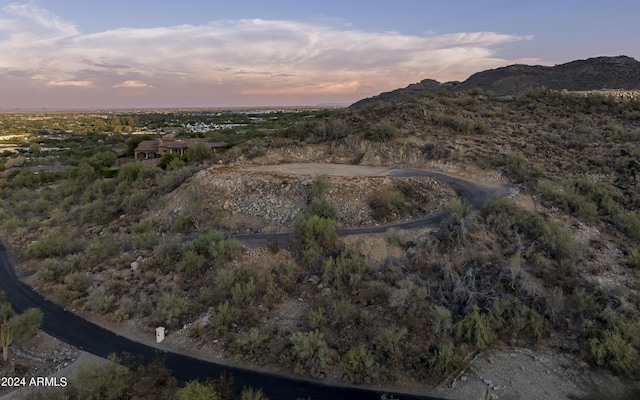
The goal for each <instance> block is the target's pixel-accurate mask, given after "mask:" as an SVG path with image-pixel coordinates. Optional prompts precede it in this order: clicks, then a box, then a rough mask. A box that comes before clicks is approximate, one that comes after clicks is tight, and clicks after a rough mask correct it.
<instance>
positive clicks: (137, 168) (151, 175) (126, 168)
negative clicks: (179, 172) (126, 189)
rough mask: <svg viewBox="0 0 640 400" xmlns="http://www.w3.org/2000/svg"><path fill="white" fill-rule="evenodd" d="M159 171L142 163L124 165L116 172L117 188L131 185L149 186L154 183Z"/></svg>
mask: <svg viewBox="0 0 640 400" xmlns="http://www.w3.org/2000/svg"><path fill="white" fill-rule="evenodd" d="M159 172H160V169H159V168H158V167H156V166H153V165H151V164H147V163H144V162H142V161H135V162H130V163H126V164H124V165H123V166H122V167H120V171H119V172H118V186H119V187H122V186H121V185H122V184H124V185H127V184H128V185H130V184H133V183H144V184H150V183H152V182H153V181H154V179H155V177H156V175H158V173H159Z"/></svg>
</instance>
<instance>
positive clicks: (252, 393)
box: [240, 387, 269, 400]
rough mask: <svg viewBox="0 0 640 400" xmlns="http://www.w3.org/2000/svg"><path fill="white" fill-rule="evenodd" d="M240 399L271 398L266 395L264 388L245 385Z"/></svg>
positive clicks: (264, 399) (262, 399)
mask: <svg viewBox="0 0 640 400" xmlns="http://www.w3.org/2000/svg"><path fill="white" fill-rule="evenodd" d="M240 400H269V398H268V397H267V396H265V395H264V393H263V392H262V389H254V388H252V387H245V388H244V389H242V393H240Z"/></svg>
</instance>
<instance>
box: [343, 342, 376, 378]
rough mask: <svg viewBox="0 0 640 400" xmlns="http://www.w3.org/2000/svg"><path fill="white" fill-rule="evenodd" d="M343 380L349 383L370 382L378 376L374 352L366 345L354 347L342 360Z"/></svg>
mask: <svg viewBox="0 0 640 400" xmlns="http://www.w3.org/2000/svg"><path fill="white" fill-rule="evenodd" d="M340 368H341V369H342V373H343V380H345V381H347V382H349V383H355V384H361V383H365V382H366V383H370V382H372V381H373V380H374V379H375V378H376V376H377V369H378V368H377V365H376V361H375V358H374V357H373V354H371V352H369V350H367V348H366V347H365V346H364V345H360V346H358V347H355V348H352V349H350V350H349V351H347V353H346V354H345V355H344V356H343V357H342V359H341V360H340Z"/></svg>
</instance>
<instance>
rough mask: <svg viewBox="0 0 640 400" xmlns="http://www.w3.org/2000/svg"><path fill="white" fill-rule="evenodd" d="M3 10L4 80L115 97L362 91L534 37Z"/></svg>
mask: <svg viewBox="0 0 640 400" xmlns="http://www.w3.org/2000/svg"><path fill="white" fill-rule="evenodd" d="M3 12H4V16H3V17H2V18H0V38H2V37H4V38H5V39H0V54H2V57H0V86H3V85H2V84H3V82H2V81H3V80H6V79H16V76H20V77H21V79H22V84H23V85H25V87H26V86H28V87H32V88H33V87H37V86H38V85H41V86H42V87H57V86H77V87H85V88H88V89H89V88H91V89H92V90H96V91H100V95H101V96H103V98H104V96H108V94H107V92H108V91H109V90H111V91H113V92H114V93H113V96H118V93H119V92H123V89H127V88H135V89H145V88H154V92H156V93H155V94H154V96H155V97H156V98H158V96H159V95H161V94H166V95H167V96H174V98H175V99H178V100H179V98H180V97H176V96H183V97H182V98H184V99H187V98H188V96H190V95H191V96H193V98H194V99H195V98H197V99H199V100H198V101H201V100H206V99H208V100H206V101H210V102H213V101H214V98H215V97H216V96H219V97H220V98H221V100H225V99H227V100H228V99H230V98H231V97H229V96H232V97H233V96H235V97H233V98H237V99H240V98H242V96H253V95H258V96H274V98H275V96H286V95H291V96H296V97H295V98H296V99H300V98H301V97H300V96H303V95H308V96H313V95H318V96H325V97H323V99H326V98H327V97H326V96H328V95H331V94H334V95H336V96H338V97H340V96H342V97H340V98H344V99H346V98H349V99H351V100H355V99H357V98H359V97H362V96H366V95H371V94H375V93H378V92H380V91H383V90H389V89H393V88H396V87H399V86H404V85H406V84H408V83H411V82H416V81H419V80H421V79H423V78H435V79H438V80H441V81H448V80H460V79H465V78H466V77H467V76H469V75H470V74H471V73H473V72H476V71H478V70H480V69H486V68H493V67H497V66H501V65H506V64H508V63H510V62H513V61H515V60H504V59H500V58H497V57H495V51H494V49H495V47H496V46H498V45H501V44H504V43H508V42H515V41H523V40H528V39H530V37H524V36H517V35H508V34H500V33H494V32H466V33H456V34H447V35H428V36H412V35H403V34H400V33H397V32H383V33H379V32H378V33H376V32H363V31H358V30H355V29H351V28H349V27H348V26H346V25H344V24H341V25H340V26H337V27H336V26H331V25H320V24H311V23H302V22H295V21H275V20H261V19H250V20H234V21H213V22H210V23H208V24H204V25H178V26H167V27H157V28H147V29H125V28H120V29H113V30H108V31H104V32H99V33H92V34H83V33H82V32H79V31H78V29H77V27H76V25H75V24H74V23H73V22H69V21H64V20H63V19H61V18H60V17H58V16H56V15H54V14H52V13H50V12H49V11H47V10H45V9H43V8H41V7H39V6H37V5H35V4H32V3H28V4H11V5H9V6H6V7H4V9H3ZM16 82H17V81H16ZM16 82H13V83H12V84H16V85H17V84H18V83H16ZM6 85H8V83H7V82H4V86H6ZM198 96H199V97H198ZM114 98H115V97H114Z"/></svg>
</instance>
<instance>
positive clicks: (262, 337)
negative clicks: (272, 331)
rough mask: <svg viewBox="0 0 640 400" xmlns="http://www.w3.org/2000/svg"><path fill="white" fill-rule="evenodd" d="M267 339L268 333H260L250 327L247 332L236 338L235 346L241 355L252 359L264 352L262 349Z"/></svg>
mask: <svg viewBox="0 0 640 400" xmlns="http://www.w3.org/2000/svg"><path fill="white" fill-rule="evenodd" d="M268 339H269V334H268V333H262V332H260V330H259V329H258V328H256V327H251V329H249V332H247V333H246V334H244V335H240V336H238V337H236V339H235V344H236V346H237V347H238V348H239V349H240V350H241V351H242V354H243V355H247V356H249V357H250V358H253V357H255V356H257V355H258V353H259V352H263V351H266V349H265V348H264V347H265V345H266V342H267V340H268Z"/></svg>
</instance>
